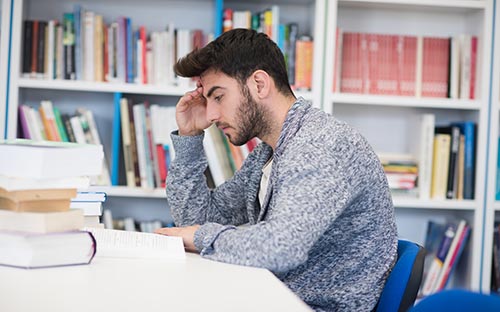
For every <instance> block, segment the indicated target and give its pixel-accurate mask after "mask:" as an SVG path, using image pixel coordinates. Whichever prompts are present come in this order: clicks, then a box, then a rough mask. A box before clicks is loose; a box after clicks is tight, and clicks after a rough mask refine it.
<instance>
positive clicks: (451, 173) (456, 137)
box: [446, 126, 460, 199]
mask: <svg viewBox="0 0 500 312" xmlns="http://www.w3.org/2000/svg"><path fill="white" fill-rule="evenodd" d="M459 147H460V128H459V127H457V126H452V127H451V146H450V163H449V166H448V184H447V190H446V198H448V199H453V198H455V194H456V185H457V184H456V180H457V165H458V149H459Z"/></svg>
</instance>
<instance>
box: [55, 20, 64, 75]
mask: <svg viewBox="0 0 500 312" xmlns="http://www.w3.org/2000/svg"><path fill="white" fill-rule="evenodd" d="M63 34H64V30H63V27H62V26H61V25H57V26H56V79H64V46H63Z"/></svg>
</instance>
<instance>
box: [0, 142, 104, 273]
mask: <svg viewBox="0 0 500 312" xmlns="http://www.w3.org/2000/svg"><path fill="white" fill-rule="evenodd" d="M102 160H103V151H102V146H100V145H80V144H74V143H60V142H47V141H30V140H19V139H15V140H7V141H0V264H2V265H8V266H14V267H21V268H40V267H51V266H62V265H75V264H88V263H90V261H91V260H92V259H93V257H94V255H95V252H96V242H95V239H94V237H93V235H92V233H91V232H89V231H83V230H82V228H83V227H84V226H85V219H84V211H83V210H81V209H70V206H71V203H72V201H73V200H74V199H75V198H78V192H77V190H78V189H85V188H88V187H89V185H90V179H91V177H92V176H96V175H99V174H100V172H101V169H102V168H101V166H102Z"/></svg>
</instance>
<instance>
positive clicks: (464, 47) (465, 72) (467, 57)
mask: <svg viewBox="0 0 500 312" xmlns="http://www.w3.org/2000/svg"><path fill="white" fill-rule="evenodd" d="M471 41H472V37H471V36H470V35H460V98H461V99H469V97H470V83H471V66H470V65H471Z"/></svg>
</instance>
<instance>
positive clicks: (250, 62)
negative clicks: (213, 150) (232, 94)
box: [174, 28, 293, 96]
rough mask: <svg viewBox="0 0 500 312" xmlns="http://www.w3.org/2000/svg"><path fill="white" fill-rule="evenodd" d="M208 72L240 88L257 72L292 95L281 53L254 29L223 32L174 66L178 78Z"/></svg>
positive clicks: (270, 41)
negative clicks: (262, 72) (209, 70)
mask: <svg viewBox="0 0 500 312" xmlns="http://www.w3.org/2000/svg"><path fill="white" fill-rule="evenodd" d="M208 69H214V70H216V71H221V72H223V73H224V74H226V75H228V76H229V77H232V78H235V79H236V80H238V82H239V83H240V84H241V85H243V84H244V83H245V82H246V80H247V79H248V77H250V75H251V74H252V73H253V72H255V71H256V70H259V69H260V70H263V71H265V72H266V73H267V74H268V75H269V76H271V77H272V78H273V80H274V83H275V85H276V88H277V89H278V90H279V92H280V93H282V94H284V95H286V96H290V95H293V92H292V89H291V87H290V84H289V83H288V75H287V70H286V65H285V58H284V56H283V54H282V53H281V50H280V49H279V48H278V46H277V45H276V43H274V41H272V40H271V39H269V37H268V36H267V35H266V34H264V33H258V32H256V31H255V30H251V29H242V28H237V29H233V30H230V31H227V32H225V33H223V34H222V35H221V36H219V37H218V38H217V39H215V40H214V41H212V42H210V43H209V44H207V45H206V46H205V47H203V48H201V49H196V50H194V51H192V52H191V53H189V54H188V55H186V56H185V57H183V58H181V59H179V60H178V61H177V63H176V64H175V65H174V71H175V73H176V74H177V75H179V76H182V77H196V76H200V75H201V74H202V73H204V72H205V71H207V70H208Z"/></svg>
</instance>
